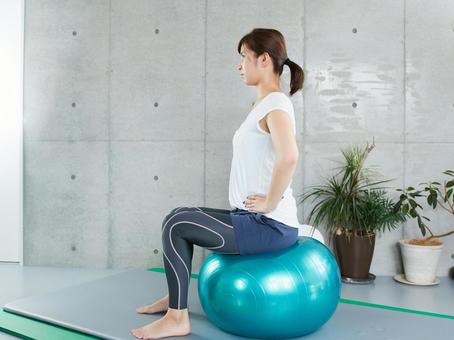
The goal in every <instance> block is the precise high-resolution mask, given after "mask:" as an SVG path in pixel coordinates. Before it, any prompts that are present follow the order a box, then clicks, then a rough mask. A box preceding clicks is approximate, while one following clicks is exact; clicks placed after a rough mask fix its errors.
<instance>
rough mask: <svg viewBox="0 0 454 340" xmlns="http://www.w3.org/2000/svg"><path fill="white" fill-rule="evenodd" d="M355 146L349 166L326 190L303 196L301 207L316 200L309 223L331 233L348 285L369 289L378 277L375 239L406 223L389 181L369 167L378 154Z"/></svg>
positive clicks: (318, 188)
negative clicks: (385, 186) (372, 155)
mask: <svg viewBox="0 0 454 340" xmlns="http://www.w3.org/2000/svg"><path fill="white" fill-rule="evenodd" d="M374 146H375V145H374V144H372V145H369V144H367V145H366V147H365V148H360V147H357V146H352V147H350V148H348V149H347V150H342V154H343V156H344V158H345V165H344V166H342V167H341V170H340V171H339V172H338V173H337V174H335V175H333V176H332V177H329V178H327V179H326V181H325V184H322V185H316V186H311V187H310V188H309V190H307V191H305V192H304V193H303V194H302V195H301V200H300V202H299V203H303V202H304V201H306V200H307V199H309V198H310V197H312V202H316V203H315V205H314V206H313V208H312V210H311V211H310V213H309V216H308V223H312V225H314V226H323V227H325V228H326V229H327V230H328V236H329V242H330V243H332V241H333V239H334V252H335V255H336V257H337V259H338V262H339V267H340V271H341V275H342V280H343V281H344V282H351V283H367V282H371V281H372V280H373V279H374V278H375V276H374V275H373V274H370V273H369V270H370V265H371V262H372V257H373V251H374V246H375V235H376V233H377V232H383V231H385V230H386V229H388V230H391V229H395V228H397V227H399V226H400V223H401V222H403V221H405V215H404V214H403V213H402V212H401V211H399V210H396V209H394V207H395V205H396V202H394V201H393V200H391V199H390V198H389V197H388V196H387V193H386V191H384V190H383V188H382V187H379V186H378V185H379V184H382V183H385V182H389V181H391V180H392V179H389V180H380V181H376V180H372V178H373V177H375V174H378V173H375V174H374V176H373V172H372V171H371V169H368V168H365V167H364V162H365V160H366V158H367V156H368V155H369V153H370V152H371V151H372V149H373V148H374Z"/></svg>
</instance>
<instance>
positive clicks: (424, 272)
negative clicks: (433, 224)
mask: <svg viewBox="0 0 454 340" xmlns="http://www.w3.org/2000/svg"><path fill="white" fill-rule="evenodd" d="M443 174H445V175H447V176H449V177H450V178H448V180H445V181H444V183H443V184H441V183H440V182H436V181H429V182H424V183H419V186H421V185H422V186H423V187H424V188H423V189H420V190H417V189H415V188H414V187H413V186H408V187H407V188H406V189H405V188H403V189H396V190H397V191H400V192H402V194H401V195H400V199H399V201H398V202H397V203H396V205H395V210H399V211H401V212H403V213H404V214H405V217H406V218H407V217H410V218H415V219H416V220H417V221H418V227H419V230H420V231H421V234H422V236H423V238H415V239H403V240H399V246H400V250H401V254H402V262H403V266H404V275H405V279H406V280H407V281H409V282H412V283H415V284H422V285H423V284H433V283H435V282H436V271H437V266H438V261H439V259H440V255H441V252H442V249H443V247H444V244H443V242H442V241H441V240H440V238H441V237H445V236H448V235H451V234H453V233H454V230H451V231H448V232H445V233H442V234H434V233H433V232H432V230H431V229H430V228H429V227H428V226H427V224H426V223H425V222H424V221H423V220H426V221H430V219H429V218H427V217H426V216H422V215H421V212H422V210H423V207H422V206H421V205H420V204H419V203H418V202H417V200H418V198H417V197H424V198H425V201H426V202H427V205H428V206H429V207H432V208H433V209H436V208H437V207H439V208H442V209H444V210H446V211H447V212H449V213H450V214H451V215H453V216H454V195H453V191H454V171H453V170H446V171H444V172H443ZM420 188H421V187H420ZM419 211H421V212H419ZM427 232H429V234H430V235H429V236H427V237H425V236H426V233H427Z"/></svg>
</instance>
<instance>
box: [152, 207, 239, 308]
mask: <svg viewBox="0 0 454 340" xmlns="http://www.w3.org/2000/svg"><path fill="white" fill-rule="evenodd" d="M161 237H162V246H163V259H164V267H165V272H166V278H167V286H168V288H169V307H170V308H173V309H185V308H187V306H188V289H189V281H190V278H191V267H192V254H193V251H194V244H196V245H198V246H200V247H203V248H206V249H210V250H213V251H215V252H219V253H222V254H239V251H238V246H237V244H236V240H235V234H234V231H233V226H232V219H231V218H230V210H226V209H215V208H206V207H178V208H175V209H173V210H172V211H171V212H170V214H169V215H167V216H166V217H165V218H164V221H163V222H162V228H161Z"/></svg>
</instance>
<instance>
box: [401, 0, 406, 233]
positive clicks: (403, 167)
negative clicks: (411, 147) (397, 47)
mask: <svg viewBox="0 0 454 340" xmlns="http://www.w3.org/2000/svg"><path fill="white" fill-rule="evenodd" d="M403 7H404V8H403V16H404V18H403V59H404V60H403V62H404V65H403V86H402V87H403V111H404V112H403V130H404V131H403V132H404V136H403V146H402V149H403V150H402V153H403V155H402V184H403V187H405V185H406V172H407V169H406V158H407V53H406V49H407V46H406V38H407V37H406V19H407V11H406V9H407V5H406V0H404V6H403ZM401 233H402V234H401V236H402V238H404V237H405V233H404V228H402V229H401Z"/></svg>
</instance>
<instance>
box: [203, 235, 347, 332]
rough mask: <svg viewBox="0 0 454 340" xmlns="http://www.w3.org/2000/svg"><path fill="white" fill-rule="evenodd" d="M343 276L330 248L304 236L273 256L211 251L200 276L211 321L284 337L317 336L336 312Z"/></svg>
mask: <svg viewBox="0 0 454 340" xmlns="http://www.w3.org/2000/svg"><path fill="white" fill-rule="evenodd" d="M340 290H341V276H340V271H339V267H338V265H337V262H336V259H335V257H334V255H333V254H332V252H331V250H330V249H329V248H327V247H326V246H325V245H324V244H323V243H321V242H319V241H318V240H316V239H314V238H311V237H306V236H300V237H298V242H296V243H295V244H294V245H293V246H291V247H289V248H286V249H282V250H278V251H272V252H266V253H259V254H250V255H231V254H221V253H216V252H214V253H212V254H210V255H209V256H208V257H207V258H206V259H205V261H204V262H203V263H202V266H201V268H200V272H199V277H198V293H199V299H200V304H201V305H202V308H203V310H204V312H205V314H206V315H207V318H208V319H209V320H210V321H211V322H212V323H213V324H215V325H216V326H217V327H219V328H220V329H222V330H224V331H227V332H229V333H232V334H235V335H240V336H246V337H253V338H261V339H276V338H279V339H284V338H289V337H297V336H302V335H305V334H309V333H312V332H314V331H316V330H317V329H319V328H320V327H321V326H322V325H323V324H324V323H325V322H327V321H328V320H329V319H330V317H331V316H332V315H333V314H334V312H335V310H336V308H337V305H338V303H339V299H340Z"/></svg>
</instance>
